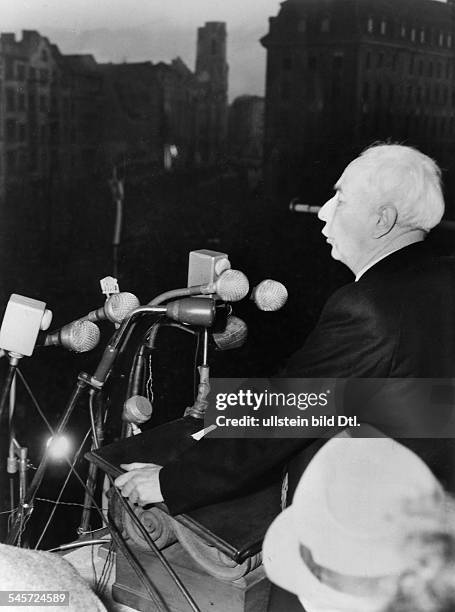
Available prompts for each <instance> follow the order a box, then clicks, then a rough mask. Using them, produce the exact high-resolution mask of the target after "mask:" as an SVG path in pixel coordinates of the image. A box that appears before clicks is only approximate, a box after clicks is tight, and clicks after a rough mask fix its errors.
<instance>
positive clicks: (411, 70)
mask: <svg viewBox="0 0 455 612" xmlns="http://www.w3.org/2000/svg"><path fill="white" fill-rule="evenodd" d="M414 61H415V57H414V56H413V55H411V57H410V59H409V74H414Z"/></svg>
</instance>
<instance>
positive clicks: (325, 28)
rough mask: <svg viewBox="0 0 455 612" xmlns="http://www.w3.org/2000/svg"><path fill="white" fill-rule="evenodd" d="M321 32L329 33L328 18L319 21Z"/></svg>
mask: <svg viewBox="0 0 455 612" xmlns="http://www.w3.org/2000/svg"><path fill="white" fill-rule="evenodd" d="M321 32H330V19H329V18H328V17H324V19H323V20H322V21H321Z"/></svg>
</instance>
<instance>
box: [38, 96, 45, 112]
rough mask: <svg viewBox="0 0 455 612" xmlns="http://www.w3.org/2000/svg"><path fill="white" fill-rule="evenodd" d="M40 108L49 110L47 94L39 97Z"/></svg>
mask: <svg viewBox="0 0 455 612" xmlns="http://www.w3.org/2000/svg"><path fill="white" fill-rule="evenodd" d="M39 109H40V111H44V112H45V111H47V97H46V96H40V97H39Z"/></svg>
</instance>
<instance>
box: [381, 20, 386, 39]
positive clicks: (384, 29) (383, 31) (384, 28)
mask: <svg viewBox="0 0 455 612" xmlns="http://www.w3.org/2000/svg"><path fill="white" fill-rule="evenodd" d="M380 31H381V34H382V35H383V36H384V35H385V34H387V21H386V20H385V19H383V20H382V21H381V27H380Z"/></svg>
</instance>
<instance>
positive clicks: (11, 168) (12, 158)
mask: <svg viewBox="0 0 455 612" xmlns="http://www.w3.org/2000/svg"><path fill="white" fill-rule="evenodd" d="M6 169H7V172H10V173H14V172H15V171H16V151H7V152H6Z"/></svg>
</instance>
